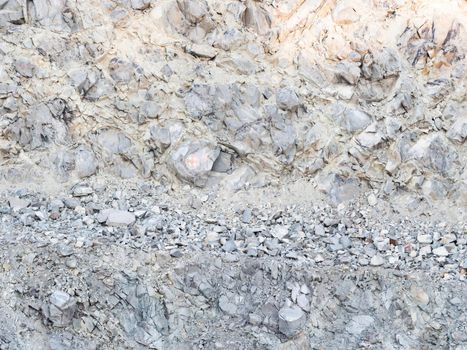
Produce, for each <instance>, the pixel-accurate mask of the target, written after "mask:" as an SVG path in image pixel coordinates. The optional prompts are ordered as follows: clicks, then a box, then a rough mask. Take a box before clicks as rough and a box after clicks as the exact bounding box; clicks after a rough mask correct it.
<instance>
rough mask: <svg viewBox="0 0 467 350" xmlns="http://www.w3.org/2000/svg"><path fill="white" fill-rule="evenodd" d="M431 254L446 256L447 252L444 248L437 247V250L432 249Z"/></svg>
mask: <svg viewBox="0 0 467 350" xmlns="http://www.w3.org/2000/svg"><path fill="white" fill-rule="evenodd" d="M433 254H435V255H437V256H448V255H449V252H448V250H447V249H446V247H444V246H441V247H438V248H434V249H433Z"/></svg>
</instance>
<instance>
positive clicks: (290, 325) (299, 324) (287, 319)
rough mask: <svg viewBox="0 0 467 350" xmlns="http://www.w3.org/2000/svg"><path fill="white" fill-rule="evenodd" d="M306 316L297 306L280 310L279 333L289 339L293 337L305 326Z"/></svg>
mask: <svg viewBox="0 0 467 350" xmlns="http://www.w3.org/2000/svg"><path fill="white" fill-rule="evenodd" d="M305 323H306V315H305V313H304V312H303V311H302V309H300V308H299V307H297V306H292V307H283V308H282V309H280V310H279V331H280V332H281V333H282V334H284V335H285V336H287V337H289V338H290V337H293V336H294V335H296V334H297V333H299V332H300V331H301V330H302V329H303V328H304V326H305Z"/></svg>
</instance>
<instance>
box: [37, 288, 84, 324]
mask: <svg viewBox="0 0 467 350" xmlns="http://www.w3.org/2000/svg"><path fill="white" fill-rule="evenodd" d="M49 301H50V303H49V304H47V305H44V307H43V310H42V311H43V314H44V316H45V317H46V318H47V319H49V320H50V321H51V322H52V324H53V325H54V326H56V327H65V326H67V325H69V324H70V323H71V321H72V319H73V316H74V313H75V310H76V301H75V299H74V298H72V297H71V296H70V295H69V294H68V293H66V292H63V291H59V290H57V291H54V292H53V293H52V294H51V295H50V299H49Z"/></svg>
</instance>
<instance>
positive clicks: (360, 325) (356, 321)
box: [346, 315, 375, 336]
mask: <svg viewBox="0 0 467 350" xmlns="http://www.w3.org/2000/svg"><path fill="white" fill-rule="evenodd" d="M374 322H375V320H374V318H373V317H371V316H369V315H357V316H354V317H352V319H351V321H350V322H349V324H348V325H347V327H346V331H347V332H349V333H350V334H353V335H357V336H358V335H360V334H361V333H362V332H363V331H365V330H366V329H367V328H368V327H370V326H371V325H372V324H373V323H374Z"/></svg>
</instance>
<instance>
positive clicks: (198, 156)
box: [169, 140, 220, 187]
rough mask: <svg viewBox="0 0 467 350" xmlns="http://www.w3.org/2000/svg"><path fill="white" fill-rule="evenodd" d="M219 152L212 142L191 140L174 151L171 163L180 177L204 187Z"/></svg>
mask: <svg viewBox="0 0 467 350" xmlns="http://www.w3.org/2000/svg"><path fill="white" fill-rule="evenodd" d="M219 154H220V149H219V147H218V146H216V145H214V144H212V143H209V142H207V141H198V140H189V141H185V142H184V143H182V144H181V145H180V146H179V147H177V148H176V149H175V150H174V151H173V152H172V154H171V156H170V160H169V163H170V165H171V167H172V168H173V170H174V171H175V173H176V174H177V176H178V177H179V178H180V179H182V180H184V181H188V182H190V183H193V184H194V185H195V186H199V187H203V186H205V185H206V181H207V179H208V175H209V173H210V172H211V170H212V167H213V165H214V162H215V161H216V159H217V157H218V156H219Z"/></svg>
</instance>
